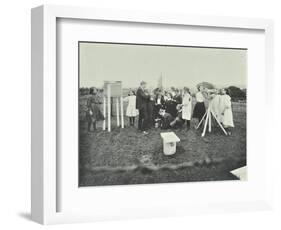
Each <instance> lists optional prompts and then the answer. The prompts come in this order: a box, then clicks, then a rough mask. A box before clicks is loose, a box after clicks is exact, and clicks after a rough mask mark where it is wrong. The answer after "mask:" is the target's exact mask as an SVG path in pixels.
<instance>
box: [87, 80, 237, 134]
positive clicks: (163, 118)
mask: <svg viewBox="0 0 281 230" xmlns="http://www.w3.org/2000/svg"><path fill="white" fill-rule="evenodd" d="M209 92H210V91H209V90H208V89H206V88H204V87H203V86H202V85H201V86H199V87H198V92H197V93H196V94H195V106H194V109H193V111H192V108H193V100H194V99H193V97H192V95H191V93H190V90H189V88H187V87H184V88H183V90H182V91H180V90H179V89H177V88H174V87H172V88H171V90H169V91H163V90H161V89H160V88H156V89H155V90H154V91H153V93H151V94H150V95H151V97H150V101H149V103H148V108H147V111H148V116H147V119H148V121H147V123H148V124H149V128H152V127H155V128H161V129H169V128H177V127H182V126H183V124H184V123H186V128H187V130H189V129H190V125H191V124H190V123H191V122H190V121H191V119H192V118H195V119H196V123H197V124H198V123H199V122H200V121H201V120H202V119H203V117H204V114H205V113H206V107H205V104H206V101H208V102H210V101H211V102H212V103H209V106H211V110H212V112H213V114H214V115H215V116H216V118H217V121H219V122H220V123H221V124H222V125H223V126H224V128H225V129H226V131H227V132H228V134H229V135H230V134H231V129H232V128H233V127H234V123H233V115H232V108H231V97H230V96H229V92H228V89H221V90H212V93H211V94H210V93H209ZM91 94H92V95H91V97H90V98H89V99H88V101H87V108H88V110H87V113H86V118H87V120H88V131H90V129H91V125H92V124H93V127H94V129H96V122H97V121H98V120H103V119H104V116H103V114H102V112H101V111H100V109H99V104H102V101H101V100H100V97H98V96H97V94H96V92H95V91H93V92H92V93H91ZM210 95H211V96H210ZM124 101H126V102H127V103H128V106H127V108H126V116H127V117H128V118H129V122H130V126H134V125H135V119H136V117H137V116H138V114H139V111H138V110H137V109H136V95H135V92H134V91H133V90H131V91H130V92H129V94H128V96H127V97H125V98H124Z"/></svg>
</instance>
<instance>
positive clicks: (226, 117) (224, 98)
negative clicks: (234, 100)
mask: <svg viewBox="0 0 281 230" xmlns="http://www.w3.org/2000/svg"><path fill="white" fill-rule="evenodd" d="M221 93H222V95H221V98H220V99H221V101H220V103H221V108H222V112H221V115H222V124H223V126H224V128H225V129H226V131H227V132H228V135H231V129H232V128H233V127H234V123H233V114H232V108H231V97H230V96H229V92H228V89H222V91H221Z"/></svg>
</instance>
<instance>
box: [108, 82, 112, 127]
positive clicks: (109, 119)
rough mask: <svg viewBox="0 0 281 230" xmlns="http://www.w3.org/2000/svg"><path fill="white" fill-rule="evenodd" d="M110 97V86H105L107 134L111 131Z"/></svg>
mask: <svg viewBox="0 0 281 230" xmlns="http://www.w3.org/2000/svg"><path fill="white" fill-rule="evenodd" d="M110 97H111V88H110V84H108V85H107V116H108V117H107V119H108V120H107V130H108V132H110V131H111V101H110Z"/></svg>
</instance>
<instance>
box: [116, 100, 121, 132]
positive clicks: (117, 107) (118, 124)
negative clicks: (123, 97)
mask: <svg viewBox="0 0 281 230" xmlns="http://www.w3.org/2000/svg"><path fill="white" fill-rule="evenodd" d="M116 117H117V127H119V126H120V117H119V98H118V97H116Z"/></svg>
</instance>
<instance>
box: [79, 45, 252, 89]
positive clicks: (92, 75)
mask: <svg viewBox="0 0 281 230" xmlns="http://www.w3.org/2000/svg"><path fill="white" fill-rule="evenodd" d="M79 58H80V66H79V67H80V68H79V70H80V74H79V75H80V87H92V86H95V87H99V88H100V87H102V86H103V82H104V81H122V85H123V88H133V87H134V88H135V87H138V86H139V84H140V82H141V81H146V82H147V83H148V86H149V87H157V82H158V79H159V77H160V76H161V75H162V78H163V86H164V87H165V88H168V87H171V86H174V87H184V86H187V87H190V88H192V87H195V86H196V84H198V83H200V82H202V81H207V82H210V83H213V84H215V85H216V86H217V87H220V86H221V87H226V86H230V85H234V86H238V87H243V88H246V83H247V50H242V49H220V48H201V47H171V46H151V45H127V44H106V43H85V42H83V43H80V52H79Z"/></svg>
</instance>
